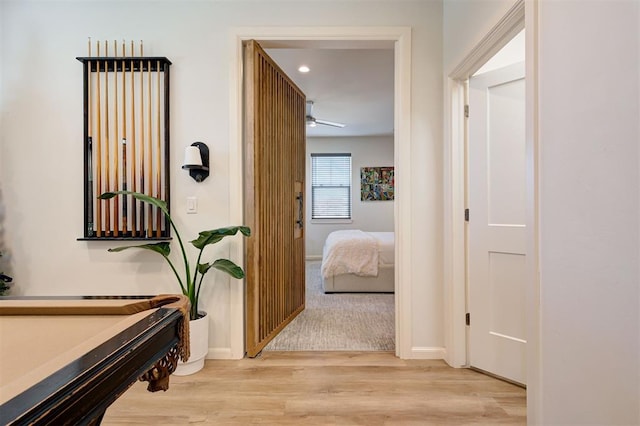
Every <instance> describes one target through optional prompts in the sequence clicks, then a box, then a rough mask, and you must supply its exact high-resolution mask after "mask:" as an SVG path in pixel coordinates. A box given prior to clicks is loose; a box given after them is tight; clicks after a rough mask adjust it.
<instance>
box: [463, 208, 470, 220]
mask: <svg viewBox="0 0 640 426" xmlns="http://www.w3.org/2000/svg"><path fill="white" fill-rule="evenodd" d="M464 221H465V222H469V209H464Z"/></svg>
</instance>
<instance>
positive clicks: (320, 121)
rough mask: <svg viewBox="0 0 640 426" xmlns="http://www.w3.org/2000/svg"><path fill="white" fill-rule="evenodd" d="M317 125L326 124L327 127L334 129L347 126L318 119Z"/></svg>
mask: <svg viewBox="0 0 640 426" xmlns="http://www.w3.org/2000/svg"><path fill="white" fill-rule="evenodd" d="M315 122H316V124H324V125H325V126H332V127H340V128H342V127H344V126H346V124H343V123H336V122H335V121H327V120H319V119H317V118H316V120H315Z"/></svg>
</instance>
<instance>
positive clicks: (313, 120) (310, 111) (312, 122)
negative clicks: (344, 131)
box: [306, 101, 345, 128]
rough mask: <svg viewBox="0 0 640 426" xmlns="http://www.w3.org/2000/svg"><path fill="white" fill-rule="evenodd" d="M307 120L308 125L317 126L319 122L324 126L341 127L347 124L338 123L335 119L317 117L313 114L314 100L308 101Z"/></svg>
mask: <svg viewBox="0 0 640 426" xmlns="http://www.w3.org/2000/svg"><path fill="white" fill-rule="evenodd" d="M306 120H307V126H309V127H316V125H318V124H322V125H324V126H332V127H340V128H342V127H344V126H345V124H343V123H337V122H335V121H327V120H320V119H318V118H315V117H314V116H313V101H307V115H306Z"/></svg>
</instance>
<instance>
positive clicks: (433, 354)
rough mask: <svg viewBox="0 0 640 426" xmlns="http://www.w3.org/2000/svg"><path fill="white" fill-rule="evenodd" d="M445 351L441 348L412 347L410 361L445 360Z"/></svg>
mask: <svg viewBox="0 0 640 426" xmlns="http://www.w3.org/2000/svg"><path fill="white" fill-rule="evenodd" d="M446 355H447V349H446V348H441V347H415V346H414V347H412V348H411V355H410V357H411V359H445V358H446Z"/></svg>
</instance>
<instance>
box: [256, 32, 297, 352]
mask: <svg viewBox="0 0 640 426" xmlns="http://www.w3.org/2000/svg"><path fill="white" fill-rule="evenodd" d="M244 64H245V81H244V84H245V182H246V187H245V220H246V223H247V224H248V225H249V226H251V229H252V230H253V234H252V238H250V239H249V240H248V247H247V268H246V269H247V271H246V272H247V307H246V309H247V330H246V348H247V355H248V356H256V355H257V354H258V353H259V352H260V351H261V350H262V348H264V346H265V345H266V344H267V343H268V342H269V341H270V340H271V339H272V338H273V337H275V336H276V335H277V334H278V332H280V330H282V329H283V328H284V327H285V326H286V325H287V324H288V323H289V322H291V320H293V319H294V318H295V317H296V315H298V314H299V313H300V312H302V310H303V309H304V300H305V282H304V228H303V224H304V210H303V209H304V202H303V199H304V176H305V170H304V167H305V108H306V104H305V96H304V94H303V93H302V92H301V91H300V89H298V88H297V87H296V85H295V84H294V83H293V82H292V81H291V80H290V79H289V77H287V75H286V74H284V72H282V70H280V68H279V67H278V66H277V65H276V64H275V63H274V62H273V60H271V58H269V56H268V55H267V54H266V53H265V52H264V50H262V48H261V47H260V46H259V45H258V43H256V42H255V41H253V40H252V41H248V42H247V43H245V61H244Z"/></svg>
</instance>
